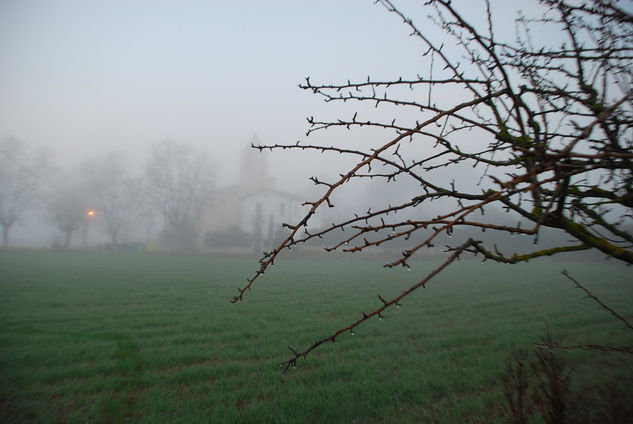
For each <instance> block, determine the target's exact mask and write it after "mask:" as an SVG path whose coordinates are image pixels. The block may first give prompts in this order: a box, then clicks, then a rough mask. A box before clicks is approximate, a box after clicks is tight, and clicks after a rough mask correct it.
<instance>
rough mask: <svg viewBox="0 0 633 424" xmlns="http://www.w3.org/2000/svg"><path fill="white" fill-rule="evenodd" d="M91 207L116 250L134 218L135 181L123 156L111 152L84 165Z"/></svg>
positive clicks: (83, 170)
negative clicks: (122, 235)
mask: <svg viewBox="0 0 633 424" xmlns="http://www.w3.org/2000/svg"><path fill="white" fill-rule="evenodd" d="M82 175H83V178H82V179H83V181H84V183H85V184H86V185H87V187H88V190H89V191H90V195H91V197H92V206H93V207H94V208H95V214H96V215H98V217H99V220H100V222H102V223H103V224H104V230H105V232H106V234H107V235H108V236H109V237H110V242H111V243H112V245H113V246H116V244H117V243H118V241H119V237H120V236H121V233H122V232H123V231H125V230H126V229H128V228H129V227H130V225H131V223H132V219H133V217H134V214H135V200H134V197H133V196H134V181H133V180H132V178H131V176H130V172H129V170H128V168H127V167H126V164H125V160H124V158H123V156H122V154H121V153H115V152H109V153H106V154H105V155H103V156H102V157H99V158H96V159H92V160H90V161H88V162H86V163H84V164H83V165H82Z"/></svg>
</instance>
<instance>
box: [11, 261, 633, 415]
mask: <svg viewBox="0 0 633 424" xmlns="http://www.w3.org/2000/svg"><path fill="white" fill-rule="evenodd" d="M381 264H382V261H376V262H371V261H363V260H341V259H331V260H308V259H300V258H296V259H295V258H290V259H287V260H285V261H284V260H281V259H280V260H279V261H278V262H277V263H276V265H275V267H274V269H273V270H272V271H271V272H267V273H266V275H265V278H263V279H262V280H261V281H258V283H256V285H255V286H254V289H253V290H252V291H251V292H249V293H248V294H247V297H246V298H245V301H244V302H242V303H239V304H235V305H233V304H231V303H230V302H229V300H230V299H231V298H232V296H233V295H234V294H235V293H236V292H237V287H239V286H243V285H244V281H245V280H246V278H247V277H249V276H250V275H251V272H252V271H253V270H254V269H255V266H256V260H250V259H243V258H242V259H240V258H211V257H204V256H178V255H167V254H165V255H159V254H156V255H149V254H129V255H124V254H99V253H74V254H72V253H69V252H13V251H9V252H7V251H5V252H0V294H1V296H0V302H1V306H0V349H1V350H0V372H1V376H2V383H1V386H0V387H1V388H0V402H1V403H0V422H3V423H23V422H46V423H56V422H59V423H62V422H63V423H73V422H77V423H84V422H104V423H106V422H122V421H125V422H141V423H158V422H182V423H195V422H257V423H261V422H280V423H305V422H315V423H324V422H331V423H352V422H357V423H373V422H376V423H378V422H394V423H396V422H397V423H407V422H440V423H461V422H474V423H490V422H499V423H501V422H505V418H504V415H503V411H502V405H503V403H504V397H503V392H502V386H501V383H500V378H499V376H500V374H501V373H502V372H503V370H504V367H505V365H504V364H505V361H506V360H507V358H508V357H509V354H510V352H511V350H512V349H513V348H518V347H525V348H528V349H532V348H533V345H534V343H535V342H537V341H538V340H539V338H540V337H542V336H544V335H545V334H546V333H547V331H548V330H549V331H550V332H551V334H552V335H553V336H554V337H555V338H557V339H558V340H560V341H561V342H562V343H565V344H578V343H611V344H620V345H632V344H633V334H632V333H633V332H631V331H630V330H628V329H626V328H625V326H624V325H623V324H622V323H621V322H619V321H617V320H616V319H615V318H614V317H613V316H612V315H610V314H609V313H607V312H605V311H604V310H603V309H601V308H600V307H599V306H597V305H596V304H595V303H594V302H592V301H590V300H586V299H584V298H583V293H582V292H581V291H580V290H578V289H575V288H573V286H572V284H571V283H570V282H569V280H567V279H566V278H565V277H563V276H562V275H561V274H560V270H561V269H563V268H566V269H568V270H569V272H570V273H571V274H572V275H573V276H575V277H576V278H577V279H578V280H580V281H581V282H582V283H583V284H585V286H586V287H587V288H589V289H590V290H592V291H593V292H594V293H595V294H596V295H597V296H599V297H600V298H601V299H602V300H603V301H604V302H605V303H607V304H608V305H610V306H611V307H612V308H614V309H615V310H617V311H618V312H620V313H621V314H622V315H625V316H626V317H627V318H628V319H632V318H633V302H632V301H631V300H632V299H633V274H632V273H631V269H630V268H627V267H625V266H623V265H620V264H618V263H615V262H596V263H591V262H576V263H560V262H547V261H542V262H534V263H532V264H529V265H515V266H508V265H497V264H489V263H485V264H480V263H479V262H475V261H459V262H457V263H455V264H454V266H452V267H451V268H449V269H447V270H446V271H445V272H443V273H442V274H440V275H439V276H438V277H437V278H436V279H435V280H433V281H431V283H430V284H429V285H428V287H427V288H426V289H420V290H419V291H418V292H416V293H414V294H413V295H412V296H410V297H409V298H408V299H406V300H405V302H404V303H403V306H402V307H401V308H399V309H392V310H388V311H387V314H386V319H384V320H381V321H378V320H372V321H370V322H368V323H365V324H364V325H362V326H360V327H359V328H358V329H357V330H356V335H351V334H349V335H345V336H344V337H340V338H339V339H338V342H337V343H335V344H328V345H326V346H323V347H322V348H319V349H317V350H316V351H314V352H313V353H312V354H310V355H309V356H308V358H307V360H304V361H299V362H298V364H297V368H296V369H293V370H290V371H289V372H287V373H282V372H281V370H280V367H279V362H281V361H283V360H285V359H288V358H289V355H288V354H289V353H290V352H289V350H288V349H287V346H288V345H291V346H293V347H295V348H296V349H304V348H306V347H307V346H308V345H309V344H311V342H313V341H314V340H316V339H319V338H322V337H324V336H328V335H330V334H331V333H332V332H333V331H335V330H336V329H338V328H340V327H342V326H344V325H347V324H348V323H350V322H352V321H353V320H356V319H357V318H358V317H359V316H360V315H361V313H362V312H363V311H366V312H369V311H371V310H373V309H374V308H376V307H377V306H378V305H379V300H378V298H377V296H376V294H378V293H380V294H381V295H382V296H383V297H385V298H388V297H391V296H393V295H395V294H397V293H399V292H400V291H402V289H404V288H405V287H406V286H407V285H408V284H411V283H412V282H414V281H417V280H418V279H421V278H422V277H423V276H424V274H425V272H427V271H430V270H431V269H433V268H434V266H436V265H437V262H433V261H428V262H425V261H421V262H417V263H414V266H413V269H412V271H411V272H406V271H405V270H386V269H383V268H382V267H381ZM558 354H559V355H561V356H562V357H564V359H565V360H566V361H568V363H569V364H571V366H572V367H573V369H574V371H575V372H574V378H573V381H572V383H573V384H572V386H573V389H574V396H575V398H576V401H577V403H578V404H582V405H583V407H585V408H588V409H589V410H599V409H600V408H603V409H604V408H605V407H608V406H609V403H613V402H611V401H610V399H612V398H613V396H615V398H616V399H617V401H618V402H623V404H624V405H627V404H628V405H631V404H633V395H632V394H631V391H630V387H631V383H633V358H631V356H633V355H625V354H617V353H599V352H587V351H578V350H576V351H560V352H558ZM614 393H615V395H614ZM610 396H611V397H610ZM605 405H606V406H605ZM629 409H630V407H629Z"/></svg>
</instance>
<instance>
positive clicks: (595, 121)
mask: <svg viewBox="0 0 633 424" xmlns="http://www.w3.org/2000/svg"><path fill="white" fill-rule="evenodd" d="M380 3H381V4H382V5H383V6H384V7H385V8H386V9H387V10H388V11H389V12H391V13H393V14H394V15H396V16H397V17H399V18H400V19H402V20H403V21H404V24H405V25H406V26H407V27H408V28H409V29H410V30H411V36H412V37H415V38H416V39H417V40H418V41H419V42H420V44H421V51H422V52H423V53H424V55H425V56H426V57H427V58H428V59H429V69H428V72H427V74H426V75H424V76H420V75H418V76H416V77H414V78H396V79H393V80H386V81H377V80H373V79H371V78H367V80H365V81H358V82H351V81H348V82H347V83H343V84H316V83H313V82H312V81H311V80H310V79H307V80H306V82H305V84H303V85H302V86H301V88H303V89H305V90H308V91H310V92H312V93H314V94H316V95H318V96H321V97H322V98H323V99H324V100H325V101H326V102H341V103H343V102H345V103H347V104H353V105H355V106H354V109H353V110H351V111H350V114H349V116H348V117H342V118H340V119H338V120H334V121H331V120H319V119H316V118H310V119H309V120H308V121H309V124H310V130H309V131H308V135H309V134H311V133H313V132H315V131H320V130H325V129H334V128H344V129H353V128H356V127H369V128H375V129H380V130H384V132H385V133H386V135H385V138H384V139H383V140H384V141H383V142H382V143H380V144H378V145H376V146H367V148H366V149H361V150H354V149H348V148H346V147H344V146H334V145H320V144H307V143H301V142H298V143H297V144H294V145H270V146H255V147H257V148H259V149H264V148H270V149H294V150H298V149H301V150H314V151H319V152H325V153H328V152H331V153H334V154H346V155H351V156H355V157H357V158H358V161H357V163H356V165H355V166H353V167H351V168H349V169H344V170H341V171H340V176H339V177H337V178H336V179H334V180H331V181H322V180H320V179H316V178H313V181H314V183H315V184H317V185H319V186H322V187H323V189H324V194H323V195H322V196H321V197H320V198H318V199H316V200H313V201H310V202H308V205H310V206H311V209H310V211H309V212H308V213H307V215H305V216H304V217H303V219H301V220H300V221H299V222H296V223H290V224H285V226H286V227H287V228H289V229H290V232H291V233H290V235H289V236H288V237H287V238H286V239H285V240H284V241H283V242H281V243H280V244H279V245H278V246H277V247H276V248H275V249H274V250H272V251H270V252H265V253H264V256H263V257H262V258H261V260H260V268H259V269H258V270H257V272H256V273H255V275H254V276H253V277H252V278H251V279H249V281H248V284H247V285H246V286H245V287H244V288H241V289H240V290H239V293H238V295H237V296H235V298H234V299H233V301H234V302H237V301H240V300H242V298H243V296H244V293H245V292H246V290H249V289H250V288H251V287H252V286H253V283H254V282H255V281H256V280H257V279H258V277H259V276H260V275H262V274H263V273H264V271H265V270H266V269H267V268H268V267H269V266H271V265H272V264H273V262H274V261H275V259H276V258H277V256H278V255H279V254H280V253H281V252H282V251H283V250H284V249H290V248H292V247H294V246H295V245H297V244H301V243H305V242H308V241H309V240H311V239H314V238H319V237H323V236H324V235H326V234H329V233H333V232H338V231H342V230H346V231H345V233H344V234H345V237H344V238H343V239H342V240H341V241H340V242H337V243H336V244H334V245H331V246H329V247H328V248H327V250H342V251H344V252H360V251H364V250H366V249H369V248H371V247H374V246H383V245H388V244H389V243H390V242H391V241H393V240H409V242H410V245H409V247H407V248H406V249H405V250H403V251H402V253H401V255H400V256H399V258H397V259H395V260H393V261H391V262H390V263H388V264H386V265H385V266H387V267H396V266H403V267H409V260H410V258H412V257H413V256H414V255H416V254H423V252H424V250H425V249H428V248H431V247H433V245H434V243H435V242H436V241H437V240H438V239H439V238H440V236H441V235H454V237H453V240H454V239H455V238H460V237H459V235H460V231H459V229H460V228H470V229H475V230H478V231H487V232H495V233H500V234H505V235H506V236H508V237H509V236H510V235H520V236H524V238H528V239H531V240H532V241H533V242H534V245H533V247H532V248H531V249H529V250H527V251H525V252H516V253H515V252H512V251H507V250H506V249H504V246H503V245H502V244H501V245H499V246H496V245H494V246H491V245H489V243H486V242H483V241H480V240H478V239H477V238H474V237H463V238H462V240H459V241H456V242H454V243H453V244H452V246H447V248H446V254H447V258H446V260H445V261H444V262H443V263H442V264H441V265H440V266H439V267H438V268H437V269H435V270H434V271H433V272H431V273H430V274H428V275H426V276H425V277H424V278H423V279H421V280H420V281H419V282H418V283H417V284H415V285H413V286H411V287H410V288H409V289H407V290H405V291H404V292H403V293H402V294H400V295H399V296H396V297H395V298H393V299H385V298H383V297H381V296H380V295H379V296H378V297H379V300H380V303H379V304H378V307H377V308H376V309H375V310H374V311H372V312H369V313H363V315H362V317H360V318H359V319H358V320H357V321H355V322H353V323H350V324H349V325H347V326H345V327H343V328H341V329H340V330H338V331H336V332H335V333H334V334H332V335H331V336H329V337H326V338H324V339H321V340H319V341H317V342H315V343H314V344H312V345H311V346H309V347H308V348H307V349H305V350H303V351H295V350H294V349H292V348H291V350H292V352H293V356H292V358H291V359H289V360H288V361H287V362H285V364H286V366H291V365H294V364H296V361H297V360H298V359H299V358H302V357H305V356H306V355H307V354H308V353H309V352H310V351H312V350H313V349H315V348H316V347H318V346H320V345H321V344H323V343H326V342H330V341H332V342H333V341H335V340H336V338H337V337H338V336H339V335H341V334H342V333H344V332H347V331H353V330H354V328H355V327H356V326H358V325H359V324H361V323H362V322H363V321H365V320H368V319H370V318H372V317H382V316H383V314H384V313H385V310H386V309H387V308H389V307H392V306H394V305H396V306H398V305H400V302H401V301H402V299H403V298H404V297H405V296H407V295H408V294H410V293H411V292H412V291H414V290H416V289H417V288H419V287H424V286H425V284H426V283H427V282H428V281H429V280H430V279H431V278H433V277H434V276H435V275H436V274H437V273H439V272H440V271H442V270H443V269H444V268H445V267H447V266H448V265H450V264H451V263H452V262H453V261H454V260H456V259H458V258H459V257H460V256H462V255H465V254H468V253H469V254H472V255H478V256H480V257H481V258H483V260H493V261H496V262H503V263H508V264H514V263H517V262H522V261H526V262H527V261H528V260H530V259H534V258H538V257H542V256H547V255H554V254H559V253H563V252H572V251H581V250H595V251H599V252H602V253H603V254H604V255H606V256H607V257H611V258H615V259H618V260H620V261H623V262H624V263H628V264H631V263H633V250H632V247H633V234H632V232H631V230H630V229H631V227H630V222H631V210H632V208H633V161H632V159H633V152H632V143H633V141H632V140H633V139H632V135H633V131H632V127H633V113H632V112H633V101H632V100H633V99H632V94H633V90H632V89H631V87H632V83H633V72H632V71H633V26H632V23H633V16H632V15H631V14H630V13H628V12H627V11H625V10H623V9H622V8H620V7H619V6H618V2H617V1H615V0H591V1H589V0H588V1H575V0H563V1H560V0H541V1H540V4H541V6H542V8H543V13H544V14H543V15H542V16H540V17H538V18H528V17H525V16H520V17H519V18H518V19H517V21H516V38H515V40H514V41H512V40H508V39H506V38H499V37H500V32H499V31H496V30H495V28H496V27H495V22H494V20H493V12H494V11H493V10H491V5H490V2H489V1H484V2H482V8H483V9H482V10H484V11H486V12H487V13H484V15H483V16H484V19H483V20H482V21H481V22H475V21H474V19H475V18H473V19H472V20H471V19H470V18H471V17H469V16H465V14H464V13H463V12H462V11H461V10H460V9H459V7H458V6H457V5H456V4H455V3H454V2H451V1H449V0H428V1H426V2H425V7H426V8H427V9H425V12H426V11H428V12H429V13H431V15H430V16H429V19H430V20H431V21H432V22H430V24H431V27H429V26H426V25H424V26H417V25H416V24H415V23H414V22H413V21H412V20H411V19H409V18H407V17H406V16H405V15H404V13H402V12H401V11H400V10H399V9H397V8H396V7H395V6H394V5H393V4H392V2H391V1H389V0H381V1H380ZM486 18H487V19H486ZM433 24H435V27H433ZM438 27H439V29H441V30H442V32H443V34H442V36H440V37H435V36H434V33H433V31H432V30H433V29H435V28H438ZM365 104H369V105H371V106H372V107H376V108H384V109H385V110H393V109H397V110H396V111H394V115H393V116H394V118H393V119H388V120H379V119H376V118H375V117H373V115H371V112H370V110H369V109H363V107H364V106H365ZM364 115H367V117H366V116H364ZM409 117H413V118H409ZM417 146H424V149H419V148H418V149H417V150H416V149H415V147H417ZM463 169H471V170H473V169H474V170H475V171H477V173H478V175H477V178H476V179H475V180H474V182H473V181H471V178H470V177H467V178H462V179H460V175H464V174H462V173H461V171H462V170H463ZM447 171H448V172H447ZM439 173H442V175H443V176H444V177H443V178H436V176H437V175H439ZM447 174H449V175H452V176H453V177H452V178H449V179H446V177H445V176H446V175H447ZM356 179H363V180H368V181H370V182H372V181H387V182H390V181H394V180H395V179H398V180H401V179H408V181H410V183H411V184H412V185H413V186H415V187H417V188H418V194H417V195H415V196H414V197H412V198H410V199H408V200H406V201H404V202H401V203H398V204H387V205H384V204H380V203H379V200H377V201H376V205H375V207H372V208H370V209H367V210H357V211H356V213H355V214H354V215H353V216H350V217H349V218H348V219H346V220H342V221H340V222H335V223H332V225H331V226H329V227H328V228H325V229H317V230H315V229H313V228H311V227H310V218H311V217H312V215H313V214H314V213H315V211H316V210H317V209H318V208H322V207H326V206H330V207H333V206H334V205H333V204H332V201H331V196H332V193H333V192H335V191H336V190H339V189H340V188H341V187H342V186H344V185H346V184H348V183H349V182H350V181H353V180H356ZM438 201H440V202H439V204H441V205H443V207H444V210H443V211H441V212H440V213H439V214H437V215H433V216H429V215H428V212H427V210H428V209H426V208H425V206H426V205H427V204H429V203H433V204H435V203H437V202H438ZM495 209H496V210H499V209H503V210H505V211H506V212H507V213H508V216H509V217H510V218H511V221H510V223H508V224H506V223H499V222H496V221H493V220H491V219H487V217H486V211H491V210H495ZM399 215H400V216H402V215H405V216H408V218H404V219H400V218H399ZM552 229H553V230H558V231H563V232H564V233H566V235H567V239H568V241H566V242H563V243H560V244H558V245H556V246H553V247H548V248H542V247H539V246H538V245H536V243H537V242H538V240H539V236H540V234H541V233H542V232H544V231H551V230H552ZM461 234H463V233H461ZM414 236H415V237H414Z"/></svg>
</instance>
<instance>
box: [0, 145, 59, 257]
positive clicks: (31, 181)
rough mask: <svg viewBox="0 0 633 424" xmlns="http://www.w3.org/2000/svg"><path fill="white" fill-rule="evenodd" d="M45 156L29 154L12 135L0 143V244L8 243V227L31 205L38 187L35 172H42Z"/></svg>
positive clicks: (44, 167) (45, 161)
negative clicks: (0, 237)
mask: <svg viewBox="0 0 633 424" xmlns="http://www.w3.org/2000/svg"><path fill="white" fill-rule="evenodd" d="M47 171H48V165H47V160H46V157H45V155H44V154H43V153H42V154H39V155H29V152H28V150H27V146H26V144H25V143H24V142H21V141H20V140H17V139H14V138H7V139H4V140H3V141H2V142H1V143H0V225H2V246H3V247H8V246H9V230H10V229H11V227H12V226H13V224H15V223H16V222H17V221H18V219H19V218H20V217H21V216H22V215H23V214H24V212H26V211H27V210H28V209H29V207H31V206H32V204H33V202H34V200H36V198H37V195H38V194H39V189H40V187H41V180H39V179H38V178H40V177H41V174H38V173H36V172H39V173H46V172H47Z"/></svg>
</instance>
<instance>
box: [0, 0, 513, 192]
mask: <svg viewBox="0 0 633 424" xmlns="http://www.w3.org/2000/svg"><path fill="white" fill-rule="evenodd" d="M422 3H423V2H422V1H412V0H407V1H399V2H396V4H398V5H400V6H401V7H402V9H404V10H409V11H413V10H417V12H416V13H417V15H416V14H415V13H414V12H410V13H409V14H413V17H416V16H417V17H422V16H424V15H425V13H424V11H423V10H421V4H422ZM473 3H479V2H473V1H467V2H465V4H467V5H468V9H467V14H468V15H470V16H474V17H483V16H484V15H483V14H484V13H485V11H484V9H483V8H482V7H481V4H476V5H474V4H473ZM521 3H522V2H519V1H505V2H499V4H501V5H502V8H501V9H499V14H500V16H501V17H502V19H500V21H501V24H507V23H508V22H511V21H512V19H513V18H514V16H515V15H514V13H513V10H514V9H516V8H518V7H520V6H521ZM408 33H409V31H408V29H407V28H406V27H405V26H403V25H402V23H401V22H400V21H399V19H397V17H396V16H395V15H393V14H389V13H387V12H386V11H385V9H384V8H383V7H382V6H381V5H379V4H378V5H375V4H374V1H373V0H320V1H316V2H314V1H298V0H272V1H235V0H234V1H216V0H208V1H202V0H200V1H194V0H182V1H175V0H174V1H162V0H109V1H90V0H55V1H50V0H2V1H0V93H2V95H1V96H0V137H6V136H14V137H17V138H20V139H23V140H25V141H27V142H28V143H31V144H35V145H44V146H48V147H50V148H51V149H53V150H55V151H56V152H62V153H56V155H55V156H56V160H57V161H61V160H63V156H67V157H69V158H70V159H69V160H73V161H76V160H78V159H79V158H84V157H87V156H90V155H94V154H95V153H98V152H102V151H106V150H123V151H125V152H128V154H129V155H130V156H131V157H140V155H141V153H142V152H145V151H146V149H147V146H148V145H149V144H150V143H152V142H155V141H157V140H161V139H165V138H171V139H173V140H176V141H179V142H186V143H192V144H196V145H199V146H204V147H206V148H207V149H208V150H209V151H210V153H211V155H212V156H213V157H215V158H216V159H217V160H219V159H220V158H221V157H227V158H232V157H236V155H237V152H238V151H239V149H241V148H243V146H245V145H246V144H247V142H248V140H249V139H250V138H251V136H252V135H253V134H257V135H258V136H259V138H260V140H261V141H262V142H264V143H276V142H279V143H294V142H296V141H297V140H298V139H302V138H303V135H304V133H305V130H306V129H307V124H306V121H305V117H306V116H310V115H318V114H319V113H320V112H322V111H324V107H326V105H325V104H324V103H323V102H322V100H321V99H319V98H317V97H315V96H313V95H311V94H310V93H308V92H306V91H303V90H300V89H299V88H297V84H299V83H301V82H303V80H304V78H305V77H306V76H311V77H312V79H313V81H322V82H342V81H346V80H347V79H348V78H350V79H364V78H367V76H368V75H371V76H372V77H376V78H393V77H397V76H404V77H407V76H409V77H411V76H415V75H416V73H419V72H422V70H424V69H426V66H425V65H423V63H424V62H423V58H422V57H421V53H422V48H421V46H420V44H419V42H416V41H415V40H414V39H413V38H410V37H408ZM335 107H336V106H335ZM273 162H274V161H273ZM221 172H222V173H224V174H225V177H224V178H221V179H220V180H221V181H222V182H225V183H226V182H227V181H226V180H227V178H228V179H229V180H230V179H232V178H233V177H231V175H232V170H230V169H227V166H226V165H224V168H222V167H221ZM226 175H228V177H226ZM306 177H307V176H306ZM229 182H230V181H229Z"/></svg>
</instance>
